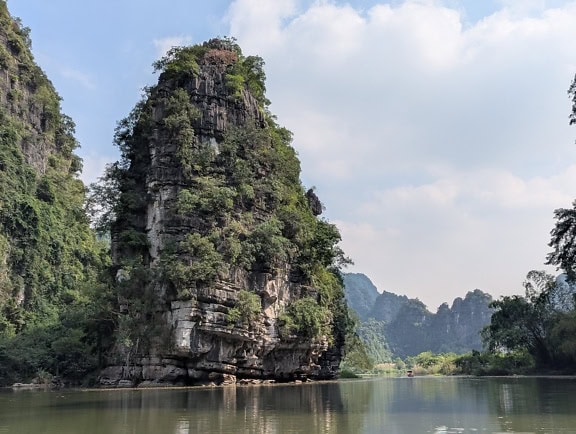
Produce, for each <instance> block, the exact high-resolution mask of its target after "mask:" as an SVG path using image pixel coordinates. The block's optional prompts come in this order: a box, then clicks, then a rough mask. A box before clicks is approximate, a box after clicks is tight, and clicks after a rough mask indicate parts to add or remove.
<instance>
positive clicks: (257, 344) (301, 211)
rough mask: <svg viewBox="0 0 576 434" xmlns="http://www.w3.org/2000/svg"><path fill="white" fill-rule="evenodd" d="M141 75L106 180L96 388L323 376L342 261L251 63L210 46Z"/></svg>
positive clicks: (234, 51) (332, 368) (335, 326)
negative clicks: (107, 239)
mask: <svg viewBox="0 0 576 434" xmlns="http://www.w3.org/2000/svg"><path fill="white" fill-rule="evenodd" d="M155 67H156V70H157V72H158V73H159V79H158V84H157V85H155V86H153V87H151V88H150V89H148V90H147V93H146V95H145V97H144V99H143V100H142V101H141V102H140V103H139V104H138V105H137V106H136V107H135V109H134V110H133V112H132V113H131V114H130V115H129V116H128V117H127V118H126V119H125V120H123V121H122V122H120V123H119V127H118V129H117V134H116V143H117V145H118V146H119V148H120V150H121V152H122V160H121V161H120V162H118V163H117V164H115V165H113V166H112V167H110V168H109V170H108V174H107V179H108V181H110V185H114V186H116V187H117V188H118V192H119V195H118V200H117V201H116V202H115V203H113V204H112V206H113V213H112V214H113V215H114V218H113V221H112V225H111V227H112V257H113V263H114V275H115V279H116V282H117V284H116V289H117V292H118V300H119V305H118V309H119V311H120V312H121V318H120V322H119V326H118V329H117V332H116V337H117V340H116V342H117V343H116V345H115V346H114V348H113V350H112V351H111V352H110V355H109V366H108V368H106V369H105V370H104V371H103V372H102V374H101V376H100V382H101V384H106V385H147V384H158V383H175V384H199V383H208V382H214V383H225V382H235V381H241V380H242V379H246V380H249V379H270V380H292V379H299V378H333V377H335V376H336V375H337V372H338V365H339V362H340V358H341V356H342V348H343V343H344V338H345V334H346V330H347V328H348V327H349V319H348V315H347V309H346V304H345V301H344V296H343V290H342V283H341V279H340V277H339V273H338V268H337V267H338V265H339V264H341V263H343V262H345V261H346V258H345V257H344V256H343V254H342V251H341V250H340V249H339V248H338V246H337V243H338V241H339V239H340V235H339V233H338V230H337V229H336V227H335V226H334V225H332V224H330V223H328V222H326V221H325V220H323V219H321V218H319V217H318V215H319V214H320V213H321V212H322V206H321V204H320V202H319V200H318V198H317V197H316V195H315V194H314V192H313V191H312V190H309V191H308V192H306V191H305V189H304V188H303V186H302V184H301V182H300V179H299V177H300V166H299V161H298V159H297V157H296V154H295V151H294V149H293V148H292V147H291V145H290V141H291V134H290V132H289V131H287V130H286V129H284V128H282V127H280V126H278V125H277V124H276V122H275V120H274V117H273V116H272V115H271V114H270V113H269V111H268V109H267V106H268V103H269V102H268V101H267V99H266V97H265V83H264V79H265V76H264V71H263V62H262V59H260V58H259V57H255V56H244V55H243V54H242V52H241V50H240V48H239V47H238V45H237V44H236V43H235V42H234V41H233V40H229V39H214V40H211V41H208V42H206V43H204V44H202V45H196V46H192V47H182V48H175V49H173V50H171V51H170V52H169V53H168V54H167V55H166V56H165V57H164V58H163V59H161V60H159V61H158V62H156V64H155Z"/></svg>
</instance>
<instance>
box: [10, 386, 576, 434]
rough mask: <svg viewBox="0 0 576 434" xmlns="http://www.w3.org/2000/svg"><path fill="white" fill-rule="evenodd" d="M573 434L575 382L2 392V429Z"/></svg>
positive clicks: (35, 433)
mask: <svg viewBox="0 0 576 434" xmlns="http://www.w3.org/2000/svg"><path fill="white" fill-rule="evenodd" d="M503 432H516V433H576V379H574V378H484V379H475V378H440V377H438V378H435V377H416V378H376V379H369V380H346V381H340V382H329V383H314V384H312V383H308V384H300V385H273V386H238V387H224V388H197V389H176V390H174V389H172V390H130V391H128V390H124V391H64V392H62V391H60V392H34V391H19V392H12V391H2V392H0V433H2V434H3V433H10V434H24V433H30V434H40V433H42V434H90V433H110V434H115V433H119V434H128V433H130V434H132V433H133V434H148V433H150V434H152V433H154V434H190V433H262V434H268V433H270V434H272V433H354V434H355V433H406V434H415V433H438V434H439V433H503Z"/></svg>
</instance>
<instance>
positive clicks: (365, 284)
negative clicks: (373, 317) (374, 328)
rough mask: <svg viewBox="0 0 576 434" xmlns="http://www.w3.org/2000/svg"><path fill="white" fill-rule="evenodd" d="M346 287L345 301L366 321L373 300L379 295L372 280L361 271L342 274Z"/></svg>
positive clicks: (372, 305)
mask: <svg viewBox="0 0 576 434" xmlns="http://www.w3.org/2000/svg"><path fill="white" fill-rule="evenodd" d="M344 285H345V287H346V294H345V295H346V302H347V303H348V306H350V307H351V308H352V309H353V310H354V311H355V312H356V313H357V314H358V317H359V318H360V320H361V321H366V320H367V319H368V317H369V314H370V312H371V310H372V308H373V307H374V302H375V301H376V299H377V298H378V296H379V295H380V294H379V293H378V289H376V287H375V286H374V284H373V283H372V281H371V280H370V279H369V278H368V277H367V276H366V275H364V274H362V273H346V274H344Z"/></svg>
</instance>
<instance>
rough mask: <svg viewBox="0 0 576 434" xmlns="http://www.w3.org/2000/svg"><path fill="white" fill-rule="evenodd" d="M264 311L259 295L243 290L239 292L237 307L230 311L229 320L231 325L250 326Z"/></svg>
mask: <svg viewBox="0 0 576 434" xmlns="http://www.w3.org/2000/svg"><path fill="white" fill-rule="evenodd" d="M261 311H262V305H261V300H260V297H259V296H258V294H255V293H253V292H249V291H246V290H244V289H241V290H240V291H239V292H238V301H237V302H236V306H234V307H233V308H231V309H229V310H228V315H227V320H228V323H229V324H230V325H236V324H240V325H242V326H249V325H250V324H251V323H252V322H253V321H254V320H256V318H258V315H259V314H260V312H261Z"/></svg>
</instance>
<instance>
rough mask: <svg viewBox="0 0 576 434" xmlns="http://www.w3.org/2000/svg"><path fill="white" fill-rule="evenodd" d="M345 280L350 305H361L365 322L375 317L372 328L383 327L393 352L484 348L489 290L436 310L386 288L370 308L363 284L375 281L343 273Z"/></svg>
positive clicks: (413, 353)
mask: <svg viewBox="0 0 576 434" xmlns="http://www.w3.org/2000/svg"><path fill="white" fill-rule="evenodd" d="M360 276H364V275H360ZM350 277H352V278H350ZM344 282H345V283H346V287H345V290H346V297H347V299H348V300H349V305H350V307H351V308H353V309H359V308H360V309H361V310H359V311H358V315H359V317H360V318H361V319H362V320H363V321H364V322H367V321H368V320H370V321H372V323H371V330H373V331H374V330H376V331H380V333H381V334H382V335H383V336H382V338H383V340H384V341H385V342H386V343H387V345H388V347H389V349H390V350H391V352H392V353H393V355H394V356H399V357H406V356H414V355H417V354H419V353H421V352H424V351H432V352H434V353H441V352H455V353H465V352H468V351H471V350H480V349H482V342H481V339H480V331H481V330H482V328H483V327H485V326H486V325H488V324H489V323H490V318H491V317H492V309H491V308H490V307H489V304H490V302H491V301H492V297H491V296H490V295H489V294H486V293H484V292H482V291H480V290H478V289H476V290H474V291H470V292H468V293H467V294H466V296H465V297H464V298H463V299H462V298H460V297H458V298H456V299H455V300H454V301H453V303H452V306H451V307H450V306H449V305H448V304H447V303H444V304H442V305H441V306H440V307H439V308H438V310H437V312H436V313H435V314H433V313H431V312H429V311H428V309H427V308H426V306H425V305H424V303H422V302H421V301H419V300H417V299H416V300H414V299H409V298H408V297H406V296H400V295H396V294H394V293H391V292H387V291H384V292H382V293H381V294H378V295H377V297H376V298H375V300H374V302H373V304H372V306H371V307H370V308H368V307H367V302H366V296H365V295H364V293H365V292H366V291H365V289H364V288H366V287H367V288H371V287H373V285H372V282H370V280H369V279H368V278H367V277H366V276H364V279H361V278H359V277H358V275H348V274H347V275H345V276H344ZM358 282H360V285H359V283H358ZM366 282H369V283H370V285H371V286H370V285H367V283H366ZM374 289H375V287H374ZM374 321H376V322H378V323H379V324H380V326H379V327H376V325H378V324H376V325H375V324H374Z"/></svg>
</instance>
